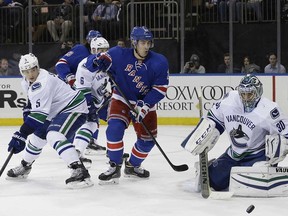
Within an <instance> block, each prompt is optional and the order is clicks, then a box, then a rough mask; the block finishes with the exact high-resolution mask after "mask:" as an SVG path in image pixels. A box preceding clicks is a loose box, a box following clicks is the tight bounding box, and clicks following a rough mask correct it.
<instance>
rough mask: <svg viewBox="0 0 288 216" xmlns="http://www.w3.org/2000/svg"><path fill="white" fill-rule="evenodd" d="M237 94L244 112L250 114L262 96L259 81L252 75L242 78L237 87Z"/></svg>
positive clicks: (261, 87)
mask: <svg viewBox="0 0 288 216" xmlns="http://www.w3.org/2000/svg"><path fill="white" fill-rule="evenodd" d="M238 93H239V96H240V99H241V101H242V103H243V105H244V111H245V112H252V111H253V109H254V108H255V107H256V105H257V103H258V101H259V100H260V98H261V96H262V94H263V86H262V83H261V81H260V80H259V79H258V78H257V77H256V76H255V75H253V74H247V75H246V76H244V77H243V78H242V79H241V81H240V84H239V86H238Z"/></svg>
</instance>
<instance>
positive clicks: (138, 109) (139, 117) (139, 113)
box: [130, 100, 150, 123]
mask: <svg viewBox="0 0 288 216" xmlns="http://www.w3.org/2000/svg"><path fill="white" fill-rule="evenodd" d="M149 109H150V107H149V104H146V103H144V101H142V100H138V101H137V103H136V105H135V107H134V110H131V111H130V113H131V117H132V119H133V121H134V122H137V123H140V122H142V121H143V119H144V118H145V116H146V115H147V114H148V112H149Z"/></svg>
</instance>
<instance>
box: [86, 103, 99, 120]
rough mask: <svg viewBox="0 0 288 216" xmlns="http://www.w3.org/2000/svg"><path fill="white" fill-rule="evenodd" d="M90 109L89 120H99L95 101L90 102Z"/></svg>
mask: <svg viewBox="0 0 288 216" xmlns="http://www.w3.org/2000/svg"><path fill="white" fill-rule="evenodd" d="M88 110H89V113H88V117H87V121H88V122H98V115H97V113H96V111H97V109H96V107H95V104H94V102H93V101H91V102H89V103H88Z"/></svg>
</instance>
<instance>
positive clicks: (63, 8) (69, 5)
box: [47, 0, 73, 42]
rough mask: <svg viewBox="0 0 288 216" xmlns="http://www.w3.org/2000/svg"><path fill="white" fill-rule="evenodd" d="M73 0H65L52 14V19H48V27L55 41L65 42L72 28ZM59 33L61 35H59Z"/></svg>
mask: <svg viewBox="0 0 288 216" xmlns="http://www.w3.org/2000/svg"><path fill="white" fill-rule="evenodd" d="M72 16H73V0H64V2H63V3H62V4H61V5H60V6H59V7H56V8H55V9H54V10H53V12H52V15H51V20H48V21H47V29H48V31H49V33H50V35H51V37H52V38H53V40H54V41H55V42H58V41H60V42H64V41H65V40H66V39H67V37H68V36H69V34H70V32H71V30H72V26H73V23H72V20H73V19H72ZM58 31H59V33H60V34H61V36H60V37H59V34H58Z"/></svg>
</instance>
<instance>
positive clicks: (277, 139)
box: [265, 134, 288, 165]
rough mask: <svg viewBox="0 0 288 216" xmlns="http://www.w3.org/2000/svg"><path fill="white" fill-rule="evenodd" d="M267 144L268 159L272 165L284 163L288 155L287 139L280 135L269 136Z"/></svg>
mask: <svg viewBox="0 0 288 216" xmlns="http://www.w3.org/2000/svg"><path fill="white" fill-rule="evenodd" d="M265 144H266V145H265V150H266V151H265V152H266V157H267V158H268V159H269V160H268V163H269V164H271V165H274V164H277V163H279V162H281V161H283V160H284V158H285V157H286V155H287V154H288V144H287V139H286V138H285V137H283V136H282V135H280V134H273V135H267V136H266V137H265Z"/></svg>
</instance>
